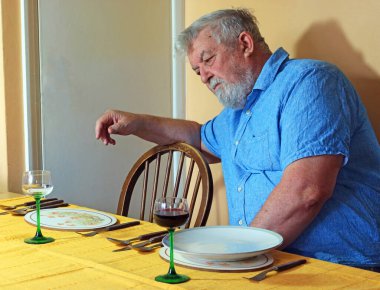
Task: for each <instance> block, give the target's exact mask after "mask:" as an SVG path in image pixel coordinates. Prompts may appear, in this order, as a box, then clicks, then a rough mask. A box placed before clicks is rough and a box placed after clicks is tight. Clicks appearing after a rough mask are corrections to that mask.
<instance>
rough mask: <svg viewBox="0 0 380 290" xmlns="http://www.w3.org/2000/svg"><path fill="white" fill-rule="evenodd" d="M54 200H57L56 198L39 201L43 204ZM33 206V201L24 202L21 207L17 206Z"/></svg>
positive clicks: (34, 202)
mask: <svg viewBox="0 0 380 290" xmlns="http://www.w3.org/2000/svg"><path fill="white" fill-rule="evenodd" d="M54 200H58V198H46V199H41V200H40V203H41V204H43V203H46V202H51V201H54ZM35 204H36V201H35V200H34V201H28V202H25V203H23V204H22V205H19V206H30V205H35Z"/></svg>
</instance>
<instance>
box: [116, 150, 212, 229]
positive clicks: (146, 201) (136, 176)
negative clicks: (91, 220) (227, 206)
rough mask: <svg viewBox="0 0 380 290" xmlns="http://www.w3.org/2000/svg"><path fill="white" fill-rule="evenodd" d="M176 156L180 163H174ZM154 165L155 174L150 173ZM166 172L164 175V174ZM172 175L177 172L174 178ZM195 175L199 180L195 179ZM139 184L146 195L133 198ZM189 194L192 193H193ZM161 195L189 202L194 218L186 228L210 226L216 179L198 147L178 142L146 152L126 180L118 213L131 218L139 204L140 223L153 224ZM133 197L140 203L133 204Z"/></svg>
mask: <svg viewBox="0 0 380 290" xmlns="http://www.w3.org/2000/svg"><path fill="white" fill-rule="evenodd" d="M176 152H178V153H176ZM175 156H176V157H177V161H178V162H173V160H174V161H175V160H176V157H175ZM165 161H166V162H165ZM152 163H153V164H154V174H153V172H149V169H150V166H151V165H153V164H152ZM165 163H166V165H165ZM174 163H175V164H174ZM176 164H178V166H177V167H176V166H175V165H176ZM184 165H185V167H186V165H187V168H184ZM175 170H176V171H177V172H176V173H175ZM162 171H164V174H160V173H161V172H162ZM171 172H174V173H173V175H171ZM174 174H175V175H176V178H175V180H174V179H173V178H170V176H172V177H174ZM195 175H197V176H196V179H195V178H193V176H195ZM174 181H175V182H174ZM138 183H139V186H140V187H141V191H142V192H141V194H139V192H136V193H135V194H134V195H133V193H134V191H135V190H136V189H137V188H138V186H136V185H137V184H138ZM171 188H172V190H171ZM190 189H192V190H190ZM168 191H171V193H170V194H169V193H168ZM189 191H192V193H190V194H189ZM158 194H159V195H160V196H175V197H177V196H179V197H185V198H187V199H188V202H189V208H190V218H189V221H188V222H187V224H186V225H185V228H189V227H199V226H205V225H206V222H207V218H208V216H209V213H210V209H211V203H212V196H213V180H212V175H211V171H210V167H209V165H208V163H207V162H206V161H205V160H204V159H203V157H202V155H201V153H200V152H199V151H198V150H197V149H196V148H194V147H192V146H190V145H188V144H186V143H175V144H171V145H158V146H155V147H153V148H152V149H150V150H148V151H147V152H145V153H144V154H143V155H142V156H141V157H140V158H139V159H138V160H137V161H136V163H135V164H134V165H133V167H132V169H131V170H130V172H129V174H128V175H127V177H126V179H125V181H124V185H123V188H122V190H121V193H120V199H119V204H118V209H117V214H119V215H123V216H128V213H129V212H130V210H131V204H134V205H136V204H139V205H140V216H139V218H140V220H146V221H149V222H153V207H154V201H155V199H156V197H157V195H158ZM132 196H133V197H134V198H135V197H137V200H136V199H135V200H134V202H132V203H131V200H132ZM138 199H140V201H138ZM133 210H136V209H135V206H134V207H133ZM146 212H147V214H145V213H146Z"/></svg>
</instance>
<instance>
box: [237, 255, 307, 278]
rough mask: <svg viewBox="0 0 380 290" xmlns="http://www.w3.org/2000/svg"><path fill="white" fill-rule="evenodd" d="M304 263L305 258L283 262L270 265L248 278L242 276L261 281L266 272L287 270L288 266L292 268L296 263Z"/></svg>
mask: <svg viewBox="0 0 380 290" xmlns="http://www.w3.org/2000/svg"><path fill="white" fill-rule="evenodd" d="M305 263H306V260H305V259H302V260H297V261H293V262H289V263H285V264H282V265H278V266H273V267H270V268H269V269H268V270H265V271H263V272H261V273H260V274H257V275H255V276H253V277H249V278H247V277H243V278H245V279H248V280H253V281H261V280H264V279H265V278H266V276H267V274H268V273H269V272H271V271H277V272H281V271H284V270H287V269H290V268H293V267H296V266H298V265H302V264H305Z"/></svg>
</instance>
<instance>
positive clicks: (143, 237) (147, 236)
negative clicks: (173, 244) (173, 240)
mask: <svg viewBox="0 0 380 290" xmlns="http://www.w3.org/2000/svg"><path fill="white" fill-rule="evenodd" d="M167 233H168V231H159V232H152V233H149V234H144V235H140V236H138V237H134V238H130V239H128V240H119V239H115V238H110V237H107V240H109V241H110V242H112V243H114V244H117V245H121V246H127V245H130V244H131V243H132V242H134V241H145V240H148V239H150V238H153V237H155V236H159V235H163V234H167Z"/></svg>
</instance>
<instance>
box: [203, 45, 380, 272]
mask: <svg viewBox="0 0 380 290" xmlns="http://www.w3.org/2000/svg"><path fill="white" fill-rule="evenodd" d="M201 138H202V142H203V143H204V144H205V145H206V147H207V148H208V149H209V150H210V151H211V152H212V153H213V154H215V155H216V156H218V157H219V158H220V159H221V161H222V169H223V175H224V181H225V185H226V192H227V202H228V210H229V221H230V224H231V225H243V226H248V225H249V224H250V223H251V221H252V220H253V219H254V217H255V216H256V214H257V213H258V212H259V211H260V209H261V207H262V205H263V204H264V202H265V201H266V199H267V197H268V196H269V195H270V193H271V191H272V190H273V189H274V187H275V186H276V185H277V184H278V183H279V182H280V180H281V177H282V175H283V172H284V170H285V169H286V167H287V166H288V165H289V164H291V163H292V162H294V161H296V160H298V159H301V158H304V157H310V156H317V155H343V156H344V164H343V166H342V168H341V170H340V172H339V174H338V177H337V182H336V186H335V189H334V193H333V195H332V197H331V198H330V199H329V200H328V201H327V202H326V203H325V204H324V206H323V208H322V209H321V211H320V212H319V214H318V216H317V217H316V218H315V219H314V220H313V222H312V223H311V224H310V225H309V226H308V227H307V229H306V230H305V231H304V232H303V233H302V234H301V235H300V236H299V237H298V238H297V240H296V241H294V242H293V243H292V244H291V245H289V246H288V247H287V248H286V249H285V250H286V251H289V252H293V253H297V254H300V255H304V256H309V257H315V258H318V259H321V260H326V261H331V262H336V263H342V264H346V265H351V266H363V265H366V266H368V267H370V266H380V233H379V229H380V147H379V143H378V141H377V139H376V136H375V133H374V131H373V129H372V127H371V125H370V122H369V120H368V116H367V113H366V110H365V108H364V106H363V104H362V102H361V100H360V98H359V96H358V94H357V93H356V91H355V89H354V88H353V86H352V85H351V84H350V82H349V81H348V80H347V78H346V77H345V76H344V75H343V73H342V72H341V71H339V70H338V69H337V68H336V67H335V66H334V65H332V64H328V63H325V62H321V61H316V60H308V59H289V55H288V54H287V52H286V51H285V50H283V49H282V48H280V49H278V50H277V51H276V52H275V53H274V54H273V55H272V56H271V57H270V58H269V59H268V61H267V62H266V64H265V65H264V67H263V70H262V72H261V73H260V75H259V78H258V79H257V81H256V83H255V85H254V87H253V90H252V92H251V93H250V95H249V96H248V99H247V103H246V105H245V107H244V108H243V109H242V110H233V109H228V108H225V109H224V110H223V111H222V112H221V113H220V114H219V115H218V116H216V117H215V118H214V119H212V120H210V121H208V122H207V123H206V124H204V125H203V126H202V129H201Z"/></svg>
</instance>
